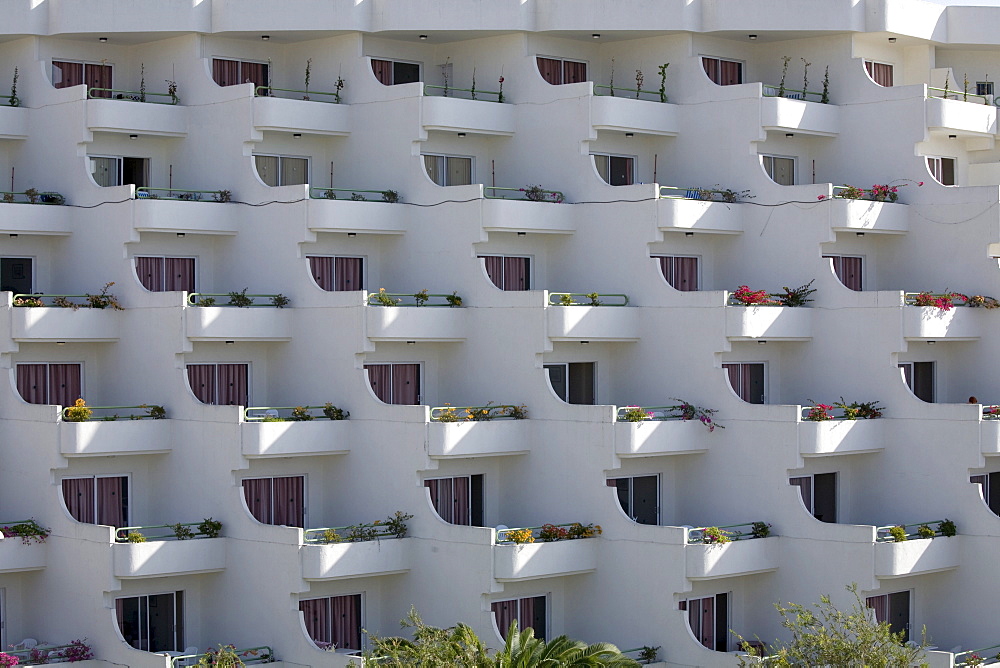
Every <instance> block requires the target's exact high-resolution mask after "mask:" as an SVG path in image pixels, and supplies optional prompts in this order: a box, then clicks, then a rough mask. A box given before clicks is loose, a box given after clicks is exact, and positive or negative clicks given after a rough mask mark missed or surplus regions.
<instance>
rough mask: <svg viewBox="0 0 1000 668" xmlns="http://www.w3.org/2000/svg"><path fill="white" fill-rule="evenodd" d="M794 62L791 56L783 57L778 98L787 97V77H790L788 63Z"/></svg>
mask: <svg viewBox="0 0 1000 668" xmlns="http://www.w3.org/2000/svg"><path fill="white" fill-rule="evenodd" d="M791 61H792V57H791V56H782V57H781V63H782V65H781V83H780V84H778V97H785V77H786V76H788V63H790V62H791Z"/></svg>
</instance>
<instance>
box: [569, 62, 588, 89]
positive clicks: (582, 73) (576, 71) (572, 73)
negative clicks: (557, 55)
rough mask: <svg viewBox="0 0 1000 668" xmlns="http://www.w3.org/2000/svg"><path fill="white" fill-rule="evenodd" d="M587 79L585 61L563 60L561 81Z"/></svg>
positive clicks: (576, 81) (578, 81) (575, 81)
mask: <svg viewBox="0 0 1000 668" xmlns="http://www.w3.org/2000/svg"><path fill="white" fill-rule="evenodd" d="M586 80H587V63H578V62H574V61H572V60H564V61H563V83H568V84H571V83H580V82H581V81H586Z"/></svg>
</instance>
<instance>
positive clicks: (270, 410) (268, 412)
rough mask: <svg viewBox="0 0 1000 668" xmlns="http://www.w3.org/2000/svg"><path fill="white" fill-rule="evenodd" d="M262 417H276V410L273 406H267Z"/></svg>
mask: <svg viewBox="0 0 1000 668" xmlns="http://www.w3.org/2000/svg"><path fill="white" fill-rule="evenodd" d="M264 417H269V418H276V417H278V411H276V410H274V409H273V408H268V409H267V410H266V411H264Z"/></svg>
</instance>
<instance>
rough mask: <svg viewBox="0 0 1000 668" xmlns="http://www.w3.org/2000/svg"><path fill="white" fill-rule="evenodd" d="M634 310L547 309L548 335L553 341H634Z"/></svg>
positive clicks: (636, 322) (636, 333) (636, 319)
mask: <svg viewBox="0 0 1000 668" xmlns="http://www.w3.org/2000/svg"><path fill="white" fill-rule="evenodd" d="M638 310H639V309H635V308H629V307H627V306H624V307H616V306H548V307H546V309H545V311H546V318H547V324H548V335H549V338H550V339H552V340H553V341H638V340H639V317H638Z"/></svg>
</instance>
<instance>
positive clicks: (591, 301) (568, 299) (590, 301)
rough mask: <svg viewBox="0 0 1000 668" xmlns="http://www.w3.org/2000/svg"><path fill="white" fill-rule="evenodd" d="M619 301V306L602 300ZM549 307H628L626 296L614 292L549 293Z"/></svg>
mask: <svg viewBox="0 0 1000 668" xmlns="http://www.w3.org/2000/svg"><path fill="white" fill-rule="evenodd" d="M577 297H586V298H587V301H579V300H577ZM608 298H611V299H620V300H621V303H620V304H608V303H605V302H603V301H601V300H602V299H608ZM549 306H628V295H624V294H619V293H615V292H607V293H600V292H550V293H549Z"/></svg>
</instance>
